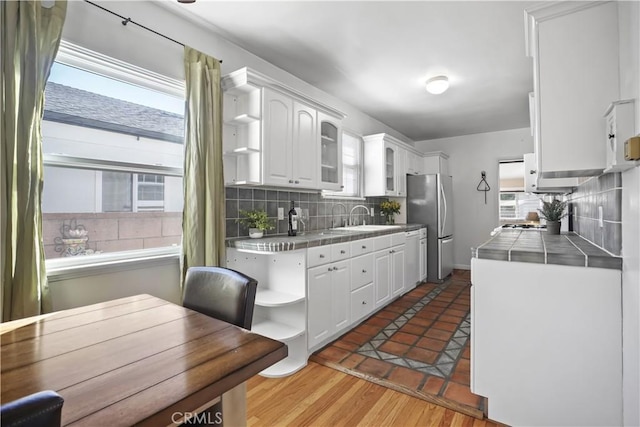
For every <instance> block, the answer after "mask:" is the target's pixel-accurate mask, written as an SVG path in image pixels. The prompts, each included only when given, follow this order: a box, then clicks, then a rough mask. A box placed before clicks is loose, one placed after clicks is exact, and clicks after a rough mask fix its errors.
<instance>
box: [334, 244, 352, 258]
mask: <svg viewBox="0 0 640 427" xmlns="http://www.w3.org/2000/svg"><path fill="white" fill-rule="evenodd" d="M330 248H331V261H342V260H344V259H349V258H351V255H350V254H351V251H350V250H349V242H345V243H336V244H334V245H330Z"/></svg>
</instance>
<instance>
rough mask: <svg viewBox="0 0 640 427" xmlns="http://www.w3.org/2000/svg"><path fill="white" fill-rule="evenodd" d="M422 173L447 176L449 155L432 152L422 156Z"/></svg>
mask: <svg viewBox="0 0 640 427" xmlns="http://www.w3.org/2000/svg"><path fill="white" fill-rule="evenodd" d="M423 156H424V157H423V158H424V173H425V174H435V173H440V174H442V175H449V155H448V154H446V153H443V152H442V151H432V152H429V153H424V154H423Z"/></svg>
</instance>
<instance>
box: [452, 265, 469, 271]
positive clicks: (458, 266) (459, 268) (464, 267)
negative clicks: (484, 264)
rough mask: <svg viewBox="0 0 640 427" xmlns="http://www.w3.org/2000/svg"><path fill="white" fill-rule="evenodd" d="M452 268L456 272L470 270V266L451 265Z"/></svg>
mask: <svg viewBox="0 0 640 427" xmlns="http://www.w3.org/2000/svg"><path fill="white" fill-rule="evenodd" d="M453 268H455V269H456V270H471V265H470V264H453Z"/></svg>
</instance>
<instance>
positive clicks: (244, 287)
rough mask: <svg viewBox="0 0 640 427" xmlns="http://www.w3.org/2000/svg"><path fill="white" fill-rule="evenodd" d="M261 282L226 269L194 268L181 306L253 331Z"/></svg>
mask: <svg viewBox="0 0 640 427" xmlns="http://www.w3.org/2000/svg"><path fill="white" fill-rule="evenodd" d="M257 287H258V282H257V281H256V280H255V279H253V278H251V277H249V276H247V275H244V274H242V273H240V272H238V271H235V270H231V269H228V268H223V267H191V268H189V269H188V270H187V275H186V277H185V280H184V297H183V301H182V305H183V306H184V307H187V308H190V309H191V310H195V311H197V312H200V313H202V314H206V315H207V316H211V317H214V318H216V319H220V320H223V321H225V322H228V323H232V324H234V325H236V326H240V327H241V328H245V329H251V322H252V320H253V307H254V304H255V300H256V288H257Z"/></svg>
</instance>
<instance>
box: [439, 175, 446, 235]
mask: <svg viewBox="0 0 640 427" xmlns="http://www.w3.org/2000/svg"><path fill="white" fill-rule="evenodd" d="M438 184H439V187H440V188H439V190H440V192H441V193H442V201H443V202H444V203H443V205H444V218H443V219H442V226H441V229H440V235H441V236H442V235H443V234H444V229H445V225H446V224H447V196H446V195H445V194H444V187H443V186H442V182H439V183H438Z"/></svg>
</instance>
